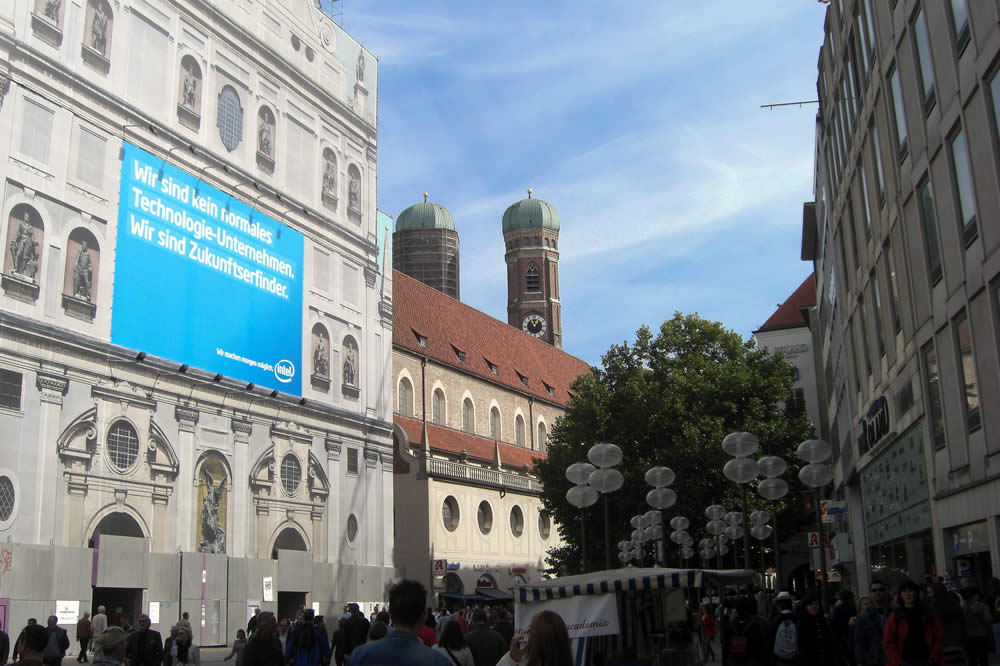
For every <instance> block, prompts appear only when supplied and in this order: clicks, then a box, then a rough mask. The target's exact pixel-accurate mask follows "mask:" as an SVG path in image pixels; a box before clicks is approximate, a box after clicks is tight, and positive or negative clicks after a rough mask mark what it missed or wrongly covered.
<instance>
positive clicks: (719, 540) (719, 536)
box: [703, 504, 729, 569]
mask: <svg viewBox="0 0 1000 666" xmlns="http://www.w3.org/2000/svg"><path fill="white" fill-rule="evenodd" d="M726 513H728V512H727V511H726V507H724V506H722V505H720V504H712V505H711V506H709V507H708V508H706V509H705V517H706V518H708V523H707V524H706V525H705V531H706V532H708V533H709V534H711V535H712V537H714V539H715V541H716V548H715V550H716V554H717V555H718V557H717V558H716V566H717V567H718V568H719V569H721V568H722V556H723V555H725V554H726V553H728V552H729V549H728V548H726V550H725V552H723V550H722V549H723V546H725V542H724V541H723V537H726V541H728V540H729V537H727V536H726V535H725V534H723V533H724V532H725V531H726V527H728V524H727V523H726V521H725V520H723V518H724V517H725V515H726ZM703 541H704V540H703ZM703 554H704V552H703Z"/></svg>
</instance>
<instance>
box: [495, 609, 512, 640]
mask: <svg viewBox="0 0 1000 666" xmlns="http://www.w3.org/2000/svg"><path fill="white" fill-rule="evenodd" d="M493 628H494V629H495V630H496V632H497V633H498V634H500V635H501V636H503V641H504V643H503V644H504V645H510V641H511V639H512V638H514V622H513V620H511V619H510V611H508V610H507V609H506V608H501V609H500V612H499V613H497V621H496V622H495V623H493Z"/></svg>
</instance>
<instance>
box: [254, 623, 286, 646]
mask: <svg viewBox="0 0 1000 666" xmlns="http://www.w3.org/2000/svg"><path fill="white" fill-rule="evenodd" d="M290 632H291V624H290V623H289V622H288V620H286V619H284V618H282V620H281V622H279V623H278V634H277V637H278V642H280V643H281V654H285V648H286V647H288V635H289V633H290ZM251 638H252V636H251Z"/></svg>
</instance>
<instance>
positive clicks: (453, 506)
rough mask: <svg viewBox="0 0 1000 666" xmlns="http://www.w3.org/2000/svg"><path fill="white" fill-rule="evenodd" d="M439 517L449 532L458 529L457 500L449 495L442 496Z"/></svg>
mask: <svg viewBox="0 0 1000 666" xmlns="http://www.w3.org/2000/svg"><path fill="white" fill-rule="evenodd" d="M441 518H442V520H444V528H445V529H446V530H448V531H449V532H454V531H455V530H457V529H458V519H459V512H458V500H456V499H455V498H454V497H452V496H451V495H448V496H447V497H445V498H444V504H442V505H441Z"/></svg>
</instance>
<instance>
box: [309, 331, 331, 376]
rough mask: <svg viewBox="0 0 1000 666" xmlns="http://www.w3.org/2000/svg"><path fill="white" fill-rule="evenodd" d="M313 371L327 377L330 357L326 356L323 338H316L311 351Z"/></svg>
mask: <svg viewBox="0 0 1000 666" xmlns="http://www.w3.org/2000/svg"><path fill="white" fill-rule="evenodd" d="M313 373H314V374H317V375H320V376H321V377H327V376H329V374H330V358H329V356H327V350H326V345H324V344H323V338H317V339H316V349H315V351H313Z"/></svg>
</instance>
